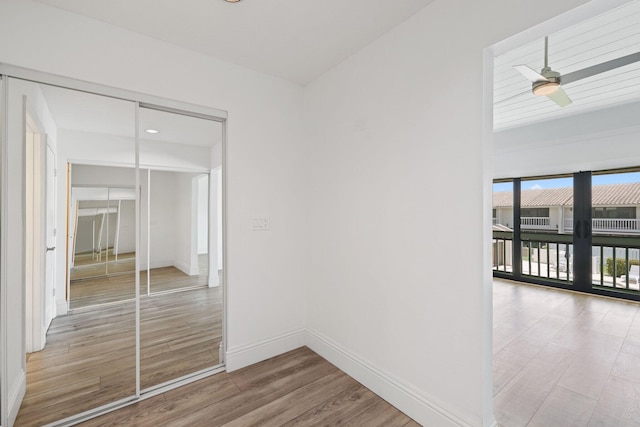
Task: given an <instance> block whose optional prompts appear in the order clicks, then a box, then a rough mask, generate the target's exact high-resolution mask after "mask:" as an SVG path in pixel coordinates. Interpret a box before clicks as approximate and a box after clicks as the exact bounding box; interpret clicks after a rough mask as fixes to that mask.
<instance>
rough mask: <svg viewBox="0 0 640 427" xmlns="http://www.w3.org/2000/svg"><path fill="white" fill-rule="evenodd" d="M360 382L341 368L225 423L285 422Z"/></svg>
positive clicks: (243, 425) (230, 426) (227, 426)
mask: <svg viewBox="0 0 640 427" xmlns="http://www.w3.org/2000/svg"><path fill="white" fill-rule="evenodd" d="M357 385H358V383H357V382H356V381H355V380H354V379H353V378H351V377H349V376H348V375H346V374H344V373H343V372H341V371H336V372H334V373H332V374H330V375H327V376H325V377H322V378H320V379H318V380H316V381H314V382H312V383H310V384H308V385H305V386H303V387H300V388H298V389H296V390H294V391H292V392H291V393H289V394H286V395H284V396H281V397H279V398H277V399H275V400H272V401H271V402H269V403H267V404H266V405H263V406H261V407H259V408H257V409H255V410H253V411H251V412H248V413H247V414H245V415H243V416H241V417H238V418H236V419H235V420H233V421H231V422H229V423H227V424H225V427H248V426H258V425H260V426H274V427H275V426H281V425H283V424H285V423H286V422H288V421H290V420H292V419H294V418H296V417H298V416H300V415H302V414H303V413H304V412H306V411H307V410H308V408H313V407H316V406H319V405H321V404H322V403H324V402H326V401H327V400H329V399H330V398H332V397H335V396H336V395H339V394H340V393H342V392H344V391H345V390H346V389H349V388H351V387H353V386H357Z"/></svg>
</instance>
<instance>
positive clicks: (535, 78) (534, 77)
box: [513, 65, 548, 82]
mask: <svg viewBox="0 0 640 427" xmlns="http://www.w3.org/2000/svg"><path fill="white" fill-rule="evenodd" d="M513 68H515V69H516V70H518V71H520V74H522V75H523V76H525V77H526V78H527V79H529V80H531V81H532V82H539V81H548V79H547V78H545V77H544V76H543V75H542V74H540V73H538V72H537V71H534V70H533V69H531V68H530V67H529V66H527V65H515V66H514V67H513Z"/></svg>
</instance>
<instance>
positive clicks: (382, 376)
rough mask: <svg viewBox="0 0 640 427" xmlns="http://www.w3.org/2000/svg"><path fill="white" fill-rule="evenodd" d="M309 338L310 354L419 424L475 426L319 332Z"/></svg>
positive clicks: (454, 426)
mask: <svg viewBox="0 0 640 427" xmlns="http://www.w3.org/2000/svg"><path fill="white" fill-rule="evenodd" d="M306 336H307V346H308V347H309V348H310V349H311V350H313V351H315V352H316V353H318V354H319V355H320V356H322V357H323V358H325V359H326V360H328V361H329V362H331V363H332V364H334V365H335V366H337V367H338V368H340V369H341V370H343V371H344V372H345V373H347V374H348V375H350V376H352V377H353V378H355V379H356V380H357V381H359V382H360V383H362V384H363V385H364V386H365V387H367V388H369V389H370V390H371V391H373V392H374V393H376V394H377V395H379V396H380V397H382V398H383V399H384V400H386V401H387V402H389V403H390V404H392V405H393V406H395V407H396V408H398V409H399V410H401V411H402V412H404V413H405V414H407V415H408V416H409V417H411V418H413V419H414V420H415V421H417V422H419V423H420V424H422V425H429V426H430V425H434V426H435V425H437V426H442V427H449V426H450V427H471V426H472V425H474V423H472V422H471V421H469V420H466V419H463V418H461V417H460V416H458V415H456V414H455V412H454V411H453V410H451V409H449V408H446V407H445V406H444V405H443V404H442V403H440V402H437V401H436V400H435V399H434V398H433V397H431V396H425V395H424V394H423V393H421V392H420V391H418V390H415V389H413V388H412V387H411V386H409V385H407V384H404V383H403V381H402V380H401V379H399V378H396V377H394V376H393V375H391V374H389V373H385V372H383V371H382V370H380V369H379V368H377V367H376V366H373V365H372V364H370V363H369V362H367V361H366V360H363V359H362V358H360V357H358V356H356V355H354V354H352V353H351V352H349V351H348V350H346V349H345V348H343V347H342V346H340V345H339V344H338V343H336V342H334V341H333V340H331V339H330V338H327V337H325V336H323V335H322V334H320V333H319V332H317V331H313V330H307V333H306ZM494 424H495V422H494Z"/></svg>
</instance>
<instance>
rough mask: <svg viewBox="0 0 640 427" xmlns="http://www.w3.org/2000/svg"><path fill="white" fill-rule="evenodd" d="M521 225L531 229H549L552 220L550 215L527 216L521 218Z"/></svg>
mask: <svg viewBox="0 0 640 427" xmlns="http://www.w3.org/2000/svg"><path fill="white" fill-rule="evenodd" d="M520 227H522V228H530V229H535V228H538V229H549V228H550V222H549V218H548V217H534V216H530V217H526V216H525V217H521V218H520Z"/></svg>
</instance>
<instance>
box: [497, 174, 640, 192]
mask: <svg viewBox="0 0 640 427" xmlns="http://www.w3.org/2000/svg"><path fill="white" fill-rule="evenodd" d="M591 182H592V185H605V184H624V183H629V182H640V172H631V173H616V174H606V175H594V176H593V177H592V178H591ZM521 185H522V189H523V190H531V189H543V188H562V187H573V178H552V179H536V180H530V181H525V180H523V181H522V184H521ZM512 190H513V184H512V183H511V182H499V183H495V184H493V191H494V193H497V192H499V191H512Z"/></svg>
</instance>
